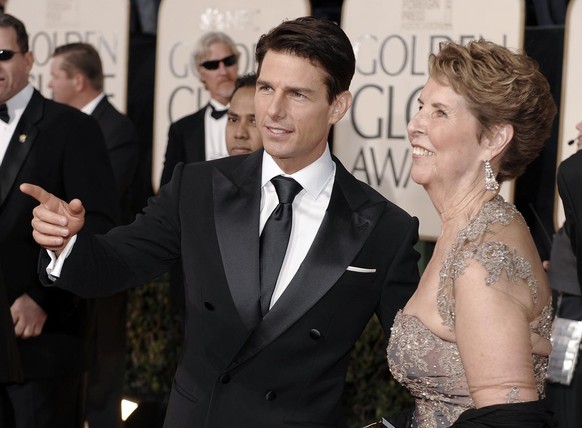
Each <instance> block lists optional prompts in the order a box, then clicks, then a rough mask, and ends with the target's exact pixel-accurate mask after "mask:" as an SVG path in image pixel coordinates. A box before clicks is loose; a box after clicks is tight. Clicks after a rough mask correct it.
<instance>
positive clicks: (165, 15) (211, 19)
mask: <svg viewBox="0 0 582 428" xmlns="http://www.w3.org/2000/svg"><path fill="white" fill-rule="evenodd" d="M310 14H311V8H310V5H309V0H287V1H277V2H274V1H273V0H245V1H240V0H197V1H193V0H164V1H162V3H161V6H160V11H159V16H158V46H157V59H156V88H155V103H154V106H155V111H154V147H153V165H152V184H153V187H154V189H155V190H157V189H158V187H159V183H160V176H161V173H162V169H163V165H164V155H165V152H166V144H167V134H168V128H169V126H170V124H171V123H172V122H174V121H176V120H177V119H180V118H181V117H184V116H186V115H188V114H191V113H194V112H195V111H197V110H199V109H200V108H201V107H202V106H203V105H204V104H206V103H207V102H208V95H207V92H206V91H205V90H204V87H203V86H202V84H201V83H200V80H199V79H198V76H197V74H196V68H195V64H194V62H193V48H194V45H195V43H196V41H197V40H198V39H199V38H200V36H202V34H204V33H206V32H208V31H223V32H225V33H226V34H228V35H229V36H230V37H231V38H232V39H233V40H234V41H235V42H236V43H237V45H238V48H239V50H240V51H241V57H240V62H239V74H240V75H242V74H245V73H247V72H250V71H255V70H256V67H255V59H254V53H255V46H256V43H257V40H258V38H259V36H260V35H261V34H263V33H266V32H267V31H268V30H270V29H271V28H273V27H275V26H276V25H278V24H279V23H280V22H281V21H282V20H284V19H294V18H297V17H300V16H305V15H310Z"/></svg>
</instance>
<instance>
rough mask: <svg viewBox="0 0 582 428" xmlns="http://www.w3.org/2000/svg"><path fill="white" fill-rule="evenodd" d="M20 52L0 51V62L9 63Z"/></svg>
mask: <svg viewBox="0 0 582 428" xmlns="http://www.w3.org/2000/svg"><path fill="white" fill-rule="evenodd" d="M19 53H22V52H16V51H11V50H8V49H0V61H9V60H11V59H12V57H13V56H14V55H15V54H19Z"/></svg>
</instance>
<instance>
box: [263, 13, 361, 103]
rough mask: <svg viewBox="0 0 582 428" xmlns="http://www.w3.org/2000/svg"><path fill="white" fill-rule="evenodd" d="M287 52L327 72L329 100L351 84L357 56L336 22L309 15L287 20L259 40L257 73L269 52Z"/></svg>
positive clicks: (333, 98)
mask: <svg viewBox="0 0 582 428" xmlns="http://www.w3.org/2000/svg"><path fill="white" fill-rule="evenodd" d="M270 50H271V51H274V52H280V53H287V54H291V55H295V56H298V57H300V58H304V59H307V60H309V61H310V62H311V63H312V64H314V65H317V66H319V67H321V68H322V69H323V71H325V73H326V78H325V85H326V87H327V99H328V102H329V104H331V103H332V102H333V101H334V100H335V98H336V97H337V96H338V95H339V94H341V93H342V92H344V91H347V90H348V89H349V87H350V83H351V81H352V77H353V76H354V71H355V69H356V58H355V56H354V50H353V48H352V44H351V42H350V39H349V38H348V36H347V35H346V33H344V31H343V30H342V29H341V28H340V26H339V25H337V24H336V23H335V22H333V21H330V20H327V19H322V18H315V17H312V16H306V17H302V18H297V19H295V20H292V21H283V22H282V23H281V24H279V25H278V26H277V27H275V28H273V29H271V31H269V32H268V33H267V34H263V35H262V36H261V37H260V39H259V42H258V43H257V49H256V51H255V57H256V60H257V64H258V71H257V74H259V75H260V74H261V65H262V63H263V59H264V58H265V55H266V53H267V52H268V51H270Z"/></svg>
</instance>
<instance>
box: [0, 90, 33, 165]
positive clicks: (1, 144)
mask: <svg viewBox="0 0 582 428" xmlns="http://www.w3.org/2000/svg"><path fill="white" fill-rule="evenodd" d="M33 92H34V88H33V87H32V85H31V84H30V83H29V84H28V85H26V86H25V87H24V88H23V89H22V90H21V91H20V92H19V93H17V94H16V95H14V96H13V97H12V98H10V99H9V100H8V101H6V107H7V108H8V114H9V115H10V120H9V121H8V123H6V122H4V121H3V120H0V165H1V164H2V161H3V160H4V155H5V154H6V150H8V145H9V144H10V140H11V139H12V134H14V131H15V130H16V125H17V124H18V121H20V117H21V116H22V113H23V112H24V109H25V108H26V106H27V105H28V102H29V101H30V99H31V98H32V93H33ZM26 138H27V137H26V135H24V134H23V135H21V136H20V140H19V141H20V142H21V143H24V142H25V141H26ZM23 140H24V141H23Z"/></svg>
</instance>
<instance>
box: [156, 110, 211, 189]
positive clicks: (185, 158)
mask: <svg viewBox="0 0 582 428" xmlns="http://www.w3.org/2000/svg"><path fill="white" fill-rule="evenodd" d="M207 108H208V104H207V105H206V106H205V107H203V108H201V109H200V110H198V111H197V112H196V113H194V114H191V115H188V116H185V117H183V118H182V119H180V120H177V121H176V122H174V123H172V124H171V125H170V129H169V131H168V145H167V147H166V157H165V160H164V169H163V170H162V178H161V180H160V184H161V185H164V184H166V183H167V182H169V181H170V179H171V178H172V173H173V172H174V168H175V167H176V165H178V163H180V162H184V163H190V162H200V161H203V160H206V147H205V138H206V135H205V133H204V114H205V112H206V109H207Z"/></svg>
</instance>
